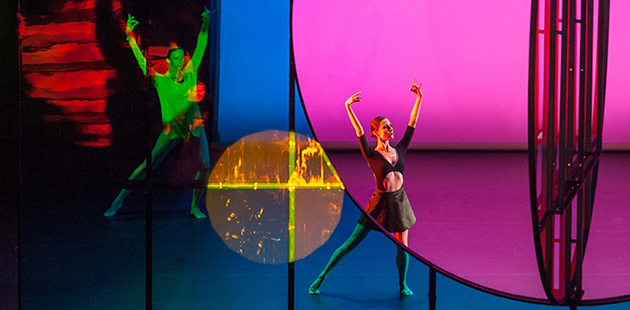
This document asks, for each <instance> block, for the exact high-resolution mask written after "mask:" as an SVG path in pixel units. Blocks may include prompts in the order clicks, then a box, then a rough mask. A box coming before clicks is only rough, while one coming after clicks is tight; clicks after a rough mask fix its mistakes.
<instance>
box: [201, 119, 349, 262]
mask: <svg viewBox="0 0 630 310" xmlns="http://www.w3.org/2000/svg"><path fill="white" fill-rule="evenodd" d="M343 197H344V188H343V185H342V183H341V181H340V180H339V177H338V176H337V174H336V172H335V171H334V169H332V166H331V165H330V162H329V161H328V159H327V157H326V155H325V154H324V152H323V150H322V148H321V146H320V145H319V144H318V143H317V142H316V141H314V140H311V139H310V138H308V137H306V136H303V135H300V134H290V133H288V132H284V131H278V130H268V131H264V132H260V133H255V134H252V135H249V136H246V137H244V138H242V139H241V140H239V141H237V142H236V143H234V144H233V145H232V146H230V147H229V148H228V149H227V150H226V151H225V152H224V153H223V155H222V156H221V158H220V159H219V161H218V162H217V164H216V165H215V167H214V169H213V170H212V173H211V175H210V177H209V179H208V192H207V196H206V199H207V203H206V206H207V209H208V215H209V217H210V221H211V222H212V226H213V227H214V229H215V231H216V232H217V234H218V235H219V236H220V237H221V239H222V240H223V241H224V242H225V244H226V245H227V246H228V247H229V248H230V249H232V250H233V251H235V252H237V253H239V254H241V255H242V256H243V257H245V258H247V259H249V260H252V261H255V262H260V263H271V264H281V263H286V262H288V261H295V260H298V259H301V258H304V257H306V256H308V255H309V254H310V253H312V252H313V251H314V250H316V249H317V248H319V247H320V246H321V245H323V244H324V243H325V242H326V241H327V240H328V238H329V237H330V235H331V234H332V232H333V231H334V229H335V227H336V226H337V223H339V218H340V216H341V208H342V204H343Z"/></svg>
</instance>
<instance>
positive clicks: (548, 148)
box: [543, 0, 556, 212]
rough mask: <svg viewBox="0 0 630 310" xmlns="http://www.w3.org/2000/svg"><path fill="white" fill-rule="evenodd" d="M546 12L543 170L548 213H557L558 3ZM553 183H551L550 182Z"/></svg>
mask: <svg viewBox="0 0 630 310" xmlns="http://www.w3.org/2000/svg"><path fill="white" fill-rule="evenodd" d="M546 4H547V6H546V8H545V10H547V12H549V13H548V14H545V19H546V22H545V24H546V26H547V29H545V30H546V34H547V38H546V39H547V40H546V44H547V47H546V49H545V51H546V55H545V58H546V59H549V63H548V64H547V66H546V67H545V69H546V70H545V71H547V72H545V78H546V79H545V84H546V85H545V86H546V88H547V94H546V95H547V96H545V99H546V102H545V105H544V111H543V115H544V117H543V119H544V120H543V122H544V125H543V126H544V130H545V133H544V135H543V145H544V146H543V152H544V153H545V158H546V160H545V163H544V164H543V167H544V168H543V170H544V174H545V179H546V180H547V182H546V186H545V189H544V190H545V197H546V206H547V211H551V212H555V208H554V204H553V181H552V180H553V172H554V154H555V152H554V140H555V112H553V111H554V106H555V101H556V100H555V93H556V90H555V86H556V82H555V76H556V74H555V71H556V70H555V66H556V61H555V57H556V1H555V0H550V1H549V2H547V3H546ZM550 181H551V182H550Z"/></svg>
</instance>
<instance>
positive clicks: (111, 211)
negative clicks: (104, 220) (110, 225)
mask: <svg viewBox="0 0 630 310" xmlns="http://www.w3.org/2000/svg"><path fill="white" fill-rule="evenodd" d="M121 206H122V203H121V202H119V201H118V200H115V201H114V202H112V206H111V207H109V209H107V211H105V213H103V216H105V217H112V216H114V215H116V211H118V209H120V207H121Z"/></svg>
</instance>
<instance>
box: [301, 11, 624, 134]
mask: <svg viewBox="0 0 630 310" xmlns="http://www.w3.org/2000/svg"><path fill="white" fill-rule="evenodd" d="M530 5H531V4H530V1H502V0H488V1H483V2H474V1H456V0H447V1H418V0H409V1H382V0H381V1H376V0H363V1H332V0H321V1H309V2H306V1H296V2H295V4H294V8H293V15H294V16H293V36H294V48H295V55H296V66H297V71H298V79H299V82H300V86H301V90H302V95H303V99H304V102H305V105H306V109H307V112H308V114H309V117H310V119H311V122H312V124H313V127H314V130H315V133H316V135H317V137H318V139H319V140H320V141H322V142H329V141H335V142H337V141H341V142H350V141H356V138H355V137H354V131H353V130H352V126H351V125H350V123H349V121H348V119H347V116H346V112H345V109H344V106H343V102H344V101H345V99H347V98H348V97H349V96H350V95H352V94H353V93H355V92H357V91H362V94H363V100H362V102H360V103H358V104H356V105H355V112H356V113H357V115H358V116H359V119H360V120H361V121H362V124H363V127H364V128H367V127H368V123H369V121H370V120H371V119H372V118H373V117H374V116H376V115H383V116H386V117H388V118H390V120H391V121H392V123H393V124H394V126H395V128H398V132H399V133H402V130H403V129H404V126H405V125H406V124H407V122H408V117H409V112H410V110H411V107H412V105H413V101H414V95H413V94H412V93H411V92H409V91H408V89H409V85H410V84H411V81H412V79H413V77H416V80H417V82H422V83H423V90H424V94H425V97H424V101H423V106H422V111H421V114H420V120H419V124H418V129H419V130H418V131H417V134H416V135H415V137H414V141H421V142H441V143H487V142H498V143H525V142H526V141H527V76H528V49H529V19H530ZM628 6H629V4H620V3H613V9H612V14H611V36H610V37H611V44H610V66H609V87H608V95H609V96H608V99H609V100H607V106H606V109H607V111H606V120H605V121H606V123H605V131H604V133H605V134H604V137H606V140H605V141H607V142H626V143H627V142H630V137H629V134H628V130H626V127H627V126H624V125H623V122H624V121H625V119H626V118H627V117H628V115H630V114H629V112H630V111H628V109H629V108H628V101H629V97H630V96H629V94H628V93H629V92H628V91H627V87H624V85H628V77H627V75H626V76H624V73H625V72H628V69H630V64H629V63H628V58H627V57H624V56H623V54H624V52H625V51H627V50H628V45H629V43H628V41H629V39H628V36H627V35H626V36H624V35H623V31H620V30H623V29H629V27H628V25H627V23H628V20H627V19H624V18H622V16H624V14H626V15H627V13H629V12H630V9H629V8H628ZM624 12H625V13H624ZM624 81H625V82H624ZM623 115H625V117H623Z"/></svg>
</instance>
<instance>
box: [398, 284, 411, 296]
mask: <svg viewBox="0 0 630 310" xmlns="http://www.w3.org/2000/svg"><path fill="white" fill-rule="evenodd" d="M400 295H403V296H411V295H413V292H412V291H411V290H410V289H409V287H407V284H403V285H401V287H400Z"/></svg>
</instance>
